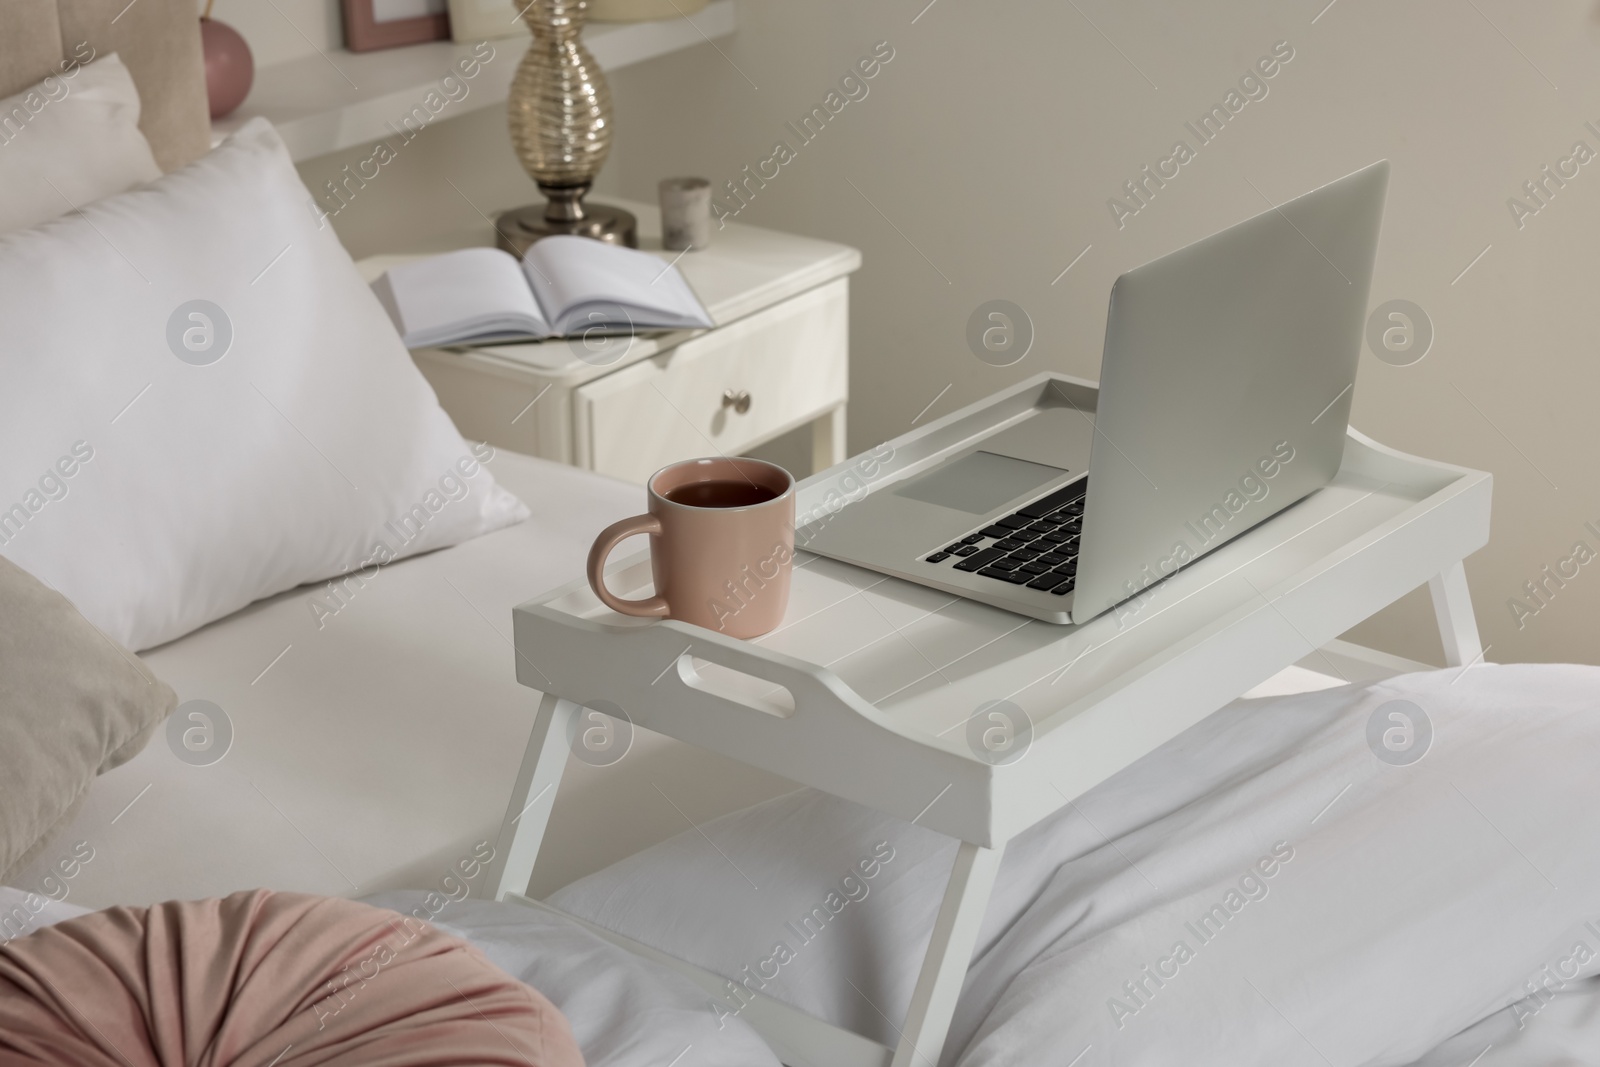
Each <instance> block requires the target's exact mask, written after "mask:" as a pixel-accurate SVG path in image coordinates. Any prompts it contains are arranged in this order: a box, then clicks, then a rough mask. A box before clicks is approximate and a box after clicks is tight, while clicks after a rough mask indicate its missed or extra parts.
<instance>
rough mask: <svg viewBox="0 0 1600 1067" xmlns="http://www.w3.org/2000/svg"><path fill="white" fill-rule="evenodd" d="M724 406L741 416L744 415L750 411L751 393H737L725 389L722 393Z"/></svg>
mask: <svg viewBox="0 0 1600 1067" xmlns="http://www.w3.org/2000/svg"><path fill="white" fill-rule="evenodd" d="M722 406H723V407H725V408H732V409H733V410H734V411H736V412H738V413H739V414H740V415H743V414H744V413H745V412H747V411H749V410H750V391H749V390H748V389H741V390H739V391H738V392H737V393H736V392H734V391H733V390H732V389H724V390H723V391H722Z"/></svg>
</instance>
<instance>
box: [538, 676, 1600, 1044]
mask: <svg viewBox="0 0 1600 1067" xmlns="http://www.w3.org/2000/svg"><path fill="white" fill-rule="evenodd" d="M1397 700H1405V701H1409V702H1410V703H1411V705H1412V706H1413V707H1412V708H1405V707H1399V708H1397V707H1395V706H1386V705H1390V702H1393V701H1397ZM1380 709H1382V710H1380ZM1415 709H1421V713H1422V716H1425V717H1426V720H1427V722H1428V723H1429V724H1431V729H1432V733H1433V736H1432V740H1431V746H1430V747H1429V748H1428V750H1427V752H1426V755H1425V756H1423V757H1422V758H1421V759H1420V760H1419V761H1417V762H1414V763H1411V764H1409V765H1398V764H1397V763H1396V762H1395V760H1396V759H1397V757H1396V755H1394V754H1393V752H1392V750H1391V748H1388V747H1386V744H1385V741H1384V736H1385V734H1386V733H1388V737H1389V742H1388V744H1389V745H1390V746H1398V747H1400V748H1404V747H1405V743H1406V740H1407V738H1406V729H1407V725H1406V723H1405V722H1404V721H1402V720H1398V719H1392V718H1391V717H1390V714H1389V713H1390V712H1391V711H1394V710H1402V711H1406V712H1407V714H1408V717H1409V719H1410V720H1411V722H1412V725H1416V724H1418V723H1420V721H1421V716H1418V715H1417V714H1416V711H1415ZM1374 713H1377V716H1376V718H1377V725H1376V727H1375V728H1374V729H1373V730H1372V738H1373V740H1372V741H1371V742H1370V743H1369V723H1370V721H1371V720H1373V719H1374ZM1396 730H1397V731H1398V733H1394V732H1391V731H1396ZM1422 737H1423V733H1422V732H1420V731H1419V732H1416V733H1413V734H1412V735H1411V743H1412V744H1413V745H1416V744H1419V743H1420V742H1421V739H1422ZM1413 751H1414V749H1413ZM1380 752H1383V753H1385V754H1386V755H1387V756H1388V761H1386V760H1385V759H1380V758H1379V755H1378V753H1380ZM1402 755H1403V753H1402ZM1596 768H1600V669H1595V668H1588V667H1567V666H1506V667H1478V668H1474V669H1472V670H1469V671H1467V672H1466V673H1464V674H1463V673H1461V672H1458V671H1447V672H1438V673H1429V674H1418V675H1410V676H1406V677H1403V678H1398V679H1395V680H1393V681H1391V682H1389V683H1386V684H1383V685H1378V686H1374V687H1371V688H1370V689H1358V688H1339V689H1334V690H1328V691H1325V692H1321V693H1312V694H1305V695H1301V696H1295V697H1288V698H1276V699H1273V700H1257V701H1241V702H1238V703H1236V704H1233V705H1230V706H1229V707H1227V708H1225V709H1223V710H1222V711H1220V712H1218V713H1217V714H1215V715H1213V716H1211V717H1210V718H1209V719H1207V720H1205V721H1204V722H1202V723H1201V724H1199V725H1197V726H1196V727H1194V728H1193V729H1191V730H1189V731H1188V732H1186V733H1185V734H1183V735H1181V736H1180V737H1178V738H1176V739H1174V740H1173V741H1172V742H1170V743H1169V744H1167V745H1165V746H1163V747H1162V748H1161V749H1159V750H1157V751H1156V752H1154V753H1152V754H1151V755H1150V756H1148V757H1146V758H1145V759H1144V760H1141V761H1140V762H1139V763H1137V764H1136V765H1134V766H1133V767H1130V768H1129V769H1128V770H1126V771H1124V772H1123V773H1121V774H1119V775H1117V776H1116V777H1114V778H1113V779H1111V780H1109V781H1107V782H1106V783H1104V784H1102V785H1101V786H1099V787H1097V788H1096V789H1094V790H1093V791H1091V792H1090V793H1089V794H1087V795H1085V796H1084V797H1082V798H1080V800H1079V801H1078V802H1077V803H1076V804H1074V805H1070V806H1068V807H1066V808H1064V809H1063V810H1062V811H1061V812H1060V813H1058V814H1057V815H1056V816H1054V817H1052V818H1050V819H1047V820H1046V821H1045V822H1043V823H1041V824H1040V825H1038V826H1036V827H1034V828H1033V829H1032V830H1030V831H1029V832H1028V833H1026V834H1024V835H1022V836H1021V837H1019V838H1018V839H1017V840H1015V841H1013V842H1012V843H1011V845H1010V847H1009V848H1008V849H1007V852H1006V856H1005V861H1004V863H1003V866H1002V870H1001V873H1000V879H999V885H998V887H997V889H996V893H995V897H994V899H993V902H992V905H991V907H990V909H989V912H988V915H987V918H986V920H985V924H984V929H983V932H982V934H981V937H980V942H979V945H978V948H977V951H976V953H975V955H974V959H973V964H972V969H971V971H970V973H969V974H968V976H967V981H966V986H965V990H964V993H963V996H962V1000H961V1003H960V1006H959V1008H958V1010H957V1013H956V1018H955V1021H954V1024H953V1026H952V1028H951V1033H950V1038H949V1041H948V1043H947V1045H946V1047H945V1051H944V1055H943V1057H942V1061H943V1062H944V1063H959V1064H965V1065H971V1067H990V1065H996V1067H998V1065H1008V1067H1009V1065H1014V1064H1034V1063H1055V1064H1059V1065H1066V1064H1073V1065H1074V1067H1089V1065H1093V1064H1115V1065H1119V1067H1120V1065H1135V1064H1139V1065H1143V1064H1150V1065H1158V1064H1159V1065H1169V1064H1179V1063H1181V1064H1185V1065H1206V1064H1217V1065H1228V1067H1239V1065H1244V1064H1263V1065H1267V1064H1270V1065H1273V1067H1279V1065H1293V1064H1318V1065H1323V1064H1335V1065H1338V1067H1344V1065H1346V1064H1370V1065H1384V1064H1393V1065H1404V1064H1409V1063H1412V1062H1413V1061H1417V1060H1418V1059H1419V1058H1420V1057H1424V1056H1427V1055H1428V1054H1429V1053H1430V1050H1433V1049H1435V1047H1436V1046H1439V1045H1440V1044H1441V1042H1444V1041H1446V1039H1449V1038H1452V1035H1457V1034H1458V1032H1460V1031H1463V1030H1466V1029H1467V1028H1469V1027H1475V1024H1477V1025H1476V1027H1475V1029H1474V1030H1473V1031H1469V1032H1467V1033H1463V1034H1460V1036H1459V1037H1457V1038H1455V1041H1456V1042H1458V1043H1459V1042H1468V1043H1471V1042H1475V1041H1478V1040H1479V1038H1480V1037H1481V1038H1482V1040H1481V1042H1480V1043H1479V1044H1478V1046H1477V1047H1475V1048H1471V1049H1470V1050H1469V1049H1467V1048H1466V1047H1465V1046H1460V1047H1459V1048H1457V1047H1455V1046H1447V1047H1446V1048H1445V1050H1444V1051H1443V1052H1440V1053H1437V1054H1435V1055H1433V1056H1429V1058H1427V1059H1426V1060H1423V1061H1422V1062H1423V1063H1424V1064H1425V1065H1426V1067H1444V1065H1445V1064H1446V1063H1450V1062H1454V1061H1453V1060H1450V1059H1448V1058H1439V1057H1440V1056H1447V1055H1454V1054H1455V1053H1456V1052H1457V1051H1466V1053H1467V1054H1466V1055H1465V1056H1462V1057H1461V1059H1460V1062H1461V1063H1462V1064H1465V1063H1466V1062H1467V1061H1469V1060H1470V1059H1471V1058H1472V1057H1473V1056H1475V1055H1477V1054H1478V1053H1479V1052H1481V1051H1483V1048H1484V1047H1485V1046H1487V1045H1490V1044H1496V1045H1497V1046H1498V1047H1499V1048H1500V1052H1498V1053H1496V1054H1495V1055H1496V1057H1506V1058H1496V1059H1490V1058H1486V1059H1485V1060H1484V1061H1483V1062H1482V1064H1481V1067H1496V1064H1508V1063H1515V1062H1528V1063H1531V1062H1560V1060H1559V1057H1556V1056H1554V1054H1552V1055H1551V1058H1547V1059H1544V1060H1537V1059H1526V1060H1521V1061H1518V1060H1514V1059H1511V1058H1509V1054H1508V1052H1507V1042H1511V1044H1512V1045H1513V1046H1515V1045H1517V1044H1518V1043H1520V1040H1521V1039H1524V1038H1525V1039H1526V1040H1527V1041H1528V1042H1534V1041H1538V1040H1546V1041H1548V1042H1555V1043H1556V1044H1555V1045H1552V1046H1551V1047H1558V1046H1559V1042H1560V1041H1563V1040H1567V1038H1566V1037H1564V1036H1557V1035H1560V1034H1566V1033H1567V1032H1568V1031H1570V1030H1572V1025H1580V1024H1583V1021H1584V1020H1585V1019H1588V1018H1590V1017H1592V1016H1593V1015H1594V1013H1595V1002H1594V999H1593V998H1592V996H1589V995H1586V994H1589V993H1592V989H1591V987H1590V986H1589V985H1588V984H1586V983H1585V982H1584V979H1585V978H1587V977H1588V976H1591V975H1594V974H1596V973H1597V972H1600V788H1597V787H1596V785H1595V784H1594V781H1595V769H1596ZM701 830H702V831H703V835H702V834H701V833H693V834H686V835H684V836H683V837H680V838H677V839H674V840H673V841H669V842H666V843H664V844H662V845H659V846H656V847H655V848H653V849H650V850H646V851H645V852H643V853H641V854H639V855H638V856H635V857H632V858H631V859H629V860H626V861H624V862H623V863H621V864H618V865H616V866H614V867H612V868H609V869H608V870H606V871H602V872H600V873H599V874H596V875H592V876H590V877H588V878H586V879H583V880H580V881H579V882H577V883H574V884H573V885H572V886H569V887H568V888H567V889H565V890H562V891H561V892H560V893H558V894H556V895H555V897H553V898H552V902H553V903H555V904H556V905H557V906H558V907H560V908H562V909H563V910H566V911H568V912H571V913H574V914H577V915H580V916H583V917H585V918H588V919H591V920H593V921H596V922H599V923H601V924H603V925H606V926H608V927H610V928H612V929H615V930H618V931H619V932H622V933H624V934H628V935H629V936H632V937H635V938H637V939H639V940H642V941H645V942H647V943H650V944H653V945H655V946H656V947H658V948H661V949H664V950H666V951H668V952H672V953H674V954H676V955H679V956H681V957H684V958H687V959H690V960H692V961H693V962H696V963H699V964H701V965H702V966H706V967H708V968H710V969H712V970H714V971H717V972H719V973H721V974H723V975H726V976H728V977H730V978H734V979H740V978H741V977H743V978H744V979H745V980H749V976H750V975H751V974H752V973H756V975H757V977H756V978H755V979H754V980H755V981H757V982H761V983H762V984H763V987H764V988H763V991H764V992H767V993H770V994H773V995H776V996H779V997H781V998H782V999H785V1000H788V1001H789V1002H791V1003H793V1004H795V1005H797V1006H799V1007H801V1008H802V1009H804V1010H807V1011H809V1012H811V1013H813V1014H816V1015H819V1016H821V1017H823V1018H827V1019H830V1020H833V1021H835V1022H838V1023H840V1024H842V1025H846V1026H850V1027H852V1028H854V1029H857V1030H859V1031H862V1032H865V1033H868V1034H870V1035H872V1036H874V1037H876V1038H878V1039H879V1040H881V1041H883V1042H884V1043H886V1044H892V1043H893V1042H894V1040H895V1033H894V1027H895V1026H897V1025H898V1024H899V1022H900V1020H901V1018H903V1016H904V1013H905V1009H906V1004H907V1002H908V1001H909V997H910V990H911V986H912V984H913V982H914V980H915V973H916V968H917V966H918V963H919V962H920V958H921V955H922V952H923V949H924V947H925V945H926V942H927V931H928V930H929V929H930V928H931V926H932V921H933V915H934V912H935V911H936V910H937V907H938V900H939V895H940V893H941V891H942V884H943V879H944V875H945V872H947V871H948V868H949V864H950V861H951V857H952V855H953V850H954V846H953V843H951V842H949V841H947V840H944V839H941V838H939V837H937V836H936V835H934V834H932V833H929V832H927V831H923V830H921V829H920V828H918V827H915V826H908V825H906V824H904V823H900V822H898V821H896V820H893V819H889V818H886V817H880V816H878V815H876V814H875V813H872V812H870V811H866V810H865V809H862V808H859V807H855V806H854V805H849V804H846V803H843V802H840V801H836V800H833V799H831V798H827V797H824V796H821V795H820V794H816V793H813V792H810V791H802V792H800V793H796V794H793V795H791V796H788V797H783V798H780V799H778V800H776V801H771V802H768V803H767V804H763V805H759V806H757V807H756V808H752V809H749V810H747V811H745V812H741V813H738V814H736V815H732V816H728V817H725V818H723V819H720V820H717V821H715V822H713V823H710V824H707V825H706V826H704V827H702V828H701ZM885 848H887V849H888V850H890V851H891V852H892V858H890V859H888V860H887V861H886V862H883V861H881V859H880V863H879V867H878V869H877V870H876V871H875V872H874V876H873V877H872V878H871V879H867V878H866V877H865V876H864V871H863V869H862V868H860V867H859V863H860V861H861V860H862V859H863V858H864V857H871V856H879V857H881V856H882V855H883V850H884V849H885ZM719 853H720V855H719ZM852 870H855V871H856V872H858V873H857V876H856V880H855V883H854V884H855V886H857V887H858V888H856V889H853V890H852V889H851V888H850V886H848V885H846V884H845V883H843V882H842V878H843V877H844V876H845V875H846V874H847V873H848V872H851V871H852ZM836 891H837V892H838V893H839V894H840V896H841V897H844V898H848V900H847V903H845V904H843V905H842V906H840V907H839V908H838V910H837V912H836V913H832V914H831V918H828V919H827V921H826V922H821V921H818V922H814V923H813V926H814V927H815V929H813V926H806V927H804V928H803V929H802V928H801V927H798V926H796V925H795V923H794V920H796V919H798V918H800V917H802V916H806V915H808V914H816V912H815V911H814V909H815V907H816V905H817V904H818V903H819V902H826V901H827V900H828V894H829V893H830V892H836ZM827 912H828V909H827V908H825V909H824V913H827ZM1591 922H1592V923H1593V924H1594V925H1593V926H1590V925H1587V924H1589V923H1591ZM778 941H787V942H792V944H791V952H790V953H789V954H787V957H786V959H785V962H784V963H783V964H782V965H781V966H780V967H778V968H776V975H775V976H774V977H773V978H771V979H770V980H767V979H764V978H762V977H760V975H761V974H771V973H772V969H771V968H767V969H766V970H764V971H763V970H761V963H762V961H764V960H766V959H769V958H771V957H772V956H773V947H774V943H775V942H778ZM752 966H755V967H756V969H757V970H756V971H755V972H752V971H751V970H748V969H747V968H751V967H752ZM1535 1009H1537V1010H1535ZM1496 1013H1498V1014H1496ZM1491 1016H1492V1018H1491ZM1569 1024H1571V1025H1569ZM1588 1025H1589V1029H1590V1031H1591V1032H1592V1031H1593V1030H1594V1029H1595V1027H1594V1026H1593V1025H1592V1024H1588ZM1580 1028H1581V1026H1580ZM1541 1035H1542V1036H1541ZM1497 1038H1498V1040H1497ZM1513 1038H1516V1039H1518V1040H1517V1041H1513V1040H1512V1039H1513ZM1574 1040H1577V1041H1578V1042H1579V1043H1580V1044H1582V1039H1581V1038H1576V1039H1574ZM1526 1047H1528V1048H1533V1047H1534V1045H1533V1044H1528V1045H1527V1046H1526ZM1590 1047H1593V1046H1592V1045H1591V1046H1590ZM1543 1054H1544V1053H1541V1052H1533V1053H1530V1054H1529V1055H1530V1056H1533V1057H1537V1056H1539V1055H1543Z"/></svg>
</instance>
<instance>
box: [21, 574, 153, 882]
mask: <svg viewBox="0 0 1600 1067" xmlns="http://www.w3.org/2000/svg"><path fill="white" fill-rule="evenodd" d="M177 703H178V698H177V695H176V694H175V693H173V691H172V689H171V688H170V687H169V686H168V685H167V684H166V683H164V682H162V681H161V680H159V679H158V678H156V676H155V675H154V674H151V673H150V669H149V668H148V667H146V666H145V665H144V664H143V663H141V662H139V660H137V659H136V658H134V656H133V654H132V653H130V652H128V651H127V650H126V649H124V648H123V647H121V646H120V645H117V644H115V643H114V642H112V640H111V639H110V638H108V637H106V636H105V635H104V634H102V633H101V632H100V631H99V630H96V629H95V628H94V627H93V626H91V625H89V623H88V621H87V620H85V619H84V617H83V616H82V615H79V614H78V609H77V608H75V607H73V606H72V603H71V601H69V600H67V598H66V597H64V596H62V595H61V594H60V593H57V592H55V591H54V590H53V589H50V588H49V587H47V586H45V585H44V584H43V583H41V582H40V581H39V580H38V579H36V578H34V577H33V576H32V575H31V574H29V573H28V572H27V571H25V570H23V569H22V568H20V567H18V566H17V565H16V564H14V563H12V562H11V561H10V560H8V559H5V558H4V557H0V882H4V881H5V872H8V871H11V870H13V869H15V868H16V867H18V866H20V865H21V864H22V861H23V860H24V859H25V858H27V857H28V856H29V855H30V854H31V853H32V852H33V851H35V849H36V847H37V846H38V845H40V844H41V843H42V842H43V841H44V839H45V838H46V837H47V836H48V835H49V834H50V832H51V831H52V830H54V829H55V828H56V827H57V826H58V825H60V824H61V823H63V822H65V821H66V819H67V818H68V817H69V816H70V815H71V813H72V812H73V811H75V810H76V808H77V805H78V804H79V802H80V801H81V800H82V799H83V796H84V794H85V793H86V792H87V791H88V788H89V783H90V782H92V781H94V778H95V776H96V775H98V774H100V773H101V772H103V771H108V770H110V769H111V768H112V767H115V766H117V765H118V764H121V763H125V762H127V761H128V760H130V759H132V758H133V757H134V756H135V755H136V754H137V753H138V752H139V750H140V749H142V748H143V747H144V744H145V742H146V741H147V740H148V739H149V737H150V735H151V733H153V732H154V731H155V729H156V727H157V726H158V725H159V724H160V723H161V721H162V720H163V719H165V718H166V717H167V716H168V715H169V714H171V712H172V709H173V708H174V707H175V706H176V705H177Z"/></svg>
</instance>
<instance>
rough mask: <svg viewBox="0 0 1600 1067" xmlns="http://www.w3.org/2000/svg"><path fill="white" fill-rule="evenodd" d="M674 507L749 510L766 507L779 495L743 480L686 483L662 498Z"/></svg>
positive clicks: (721, 479)
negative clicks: (767, 503) (677, 505)
mask: <svg viewBox="0 0 1600 1067" xmlns="http://www.w3.org/2000/svg"><path fill="white" fill-rule="evenodd" d="M662 495H663V496H665V497H666V498H667V499H668V500H670V501H672V502H673V503H674V504H682V505H684V506H685V507H691V508H747V507H750V506H752V505H754V504H765V503H766V502H767V501H769V500H774V499H776V498H777V497H778V495H779V494H777V493H775V492H773V491H772V490H771V489H770V488H768V487H767V486H764V485H754V484H752V483H750V482H747V481H743V480H742V479H733V478H718V479H713V480H711V481H704V482H685V483H684V484H683V485H679V486H675V487H674V488H672V489H669V490H667V491H666V492H665V493H663V494H662Z"/></svg>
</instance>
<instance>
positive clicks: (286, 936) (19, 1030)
mask: <svg viewBox="0 0 1600 1067" xmlns="http://www.w3.org/2000/svg"><path fill="white" fill-rule="evenodd" d="M22 1064H49V1065H51V1067H68V1065H70V1067H314V1065H315V1067H321V1065H328V1067H355V1065H357V1064H360V1065H361V1067H468V1065H471V1067H480V1065H481V1067H491V1065H492V1067H583V1056H582V1054H581V1053H580V1052H579V1051H578V1047H577V1044H576V1042H574V1041H573V1038H572V1031H571V1030H570V1029H569V1028H568V1026H567V1021H566V1019H565V1018H563V1017H562V1015H561V1013H560V1012H559V1011H557V1010H556V1008H555V1006H554V1005H552V1004H551V1003H550V1002H549V1001H548V1000H546V999H545V998H544V997H543V996H541V995H539V994H538V993H537V992H535V991H534V990H532V989H530V988H528V987H527V986H525V985H523V984H522V983H520V982H518V981H516V980H515V979H514V978H511V977H510V976H509V975H507V974H505V973H504V972H502V971H500V970H498V969H497V968H496V967H495V966H494V965H493V964H491V963H490V962H489V961H488V960H487V959H485V958H484V957H483V956H482V955H481V954H480V953H479V952H478V951H477V950H476V949H474V948H473V947H472V946H471V945H468V944H467V943H466V942H464V941H460V940H457V939H456V938H453V937H447V936H446V935H444V934H441V933H439V932H438V931H437V930H435V929H434V928H433V927H431V926H428V925H427V924H425V923H422V922H420V921H418V920H417V919H415V918H411V917H409V916H401V915H397V914H395V913H394V912H390V911H383V910H380V909H378V908H373V907H370V906H368V905H366V904H357V903H355V902H354V901H349V900H336V899H331V898H326V897H310V896H302V895H300V894H296V893H273V892H268V891H266V890H256V891H254V892H249V893H235V894H234V895H233V896H230V897H228V898H226V899H225V900H201V901H192V902H172V903H166V904H157V905H155V906H154V907H151V908H111V909H109V910H107V911H101V912H95V913H94V914H92V915H84V916H81V917H79V918H76V919H71V920H68V921H67V922H63V923H59V924H57V925H55V926H51V927H47V928H45V929H43V930H39V931H37V932H35V933H32V934H29V935H28V936H26V937H22V938H18V939H17V940H15V941H12V942H10V943H9V944H5V945H0V1067H13V1065H18V1067H20V1065H22Z"/></svg>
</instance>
